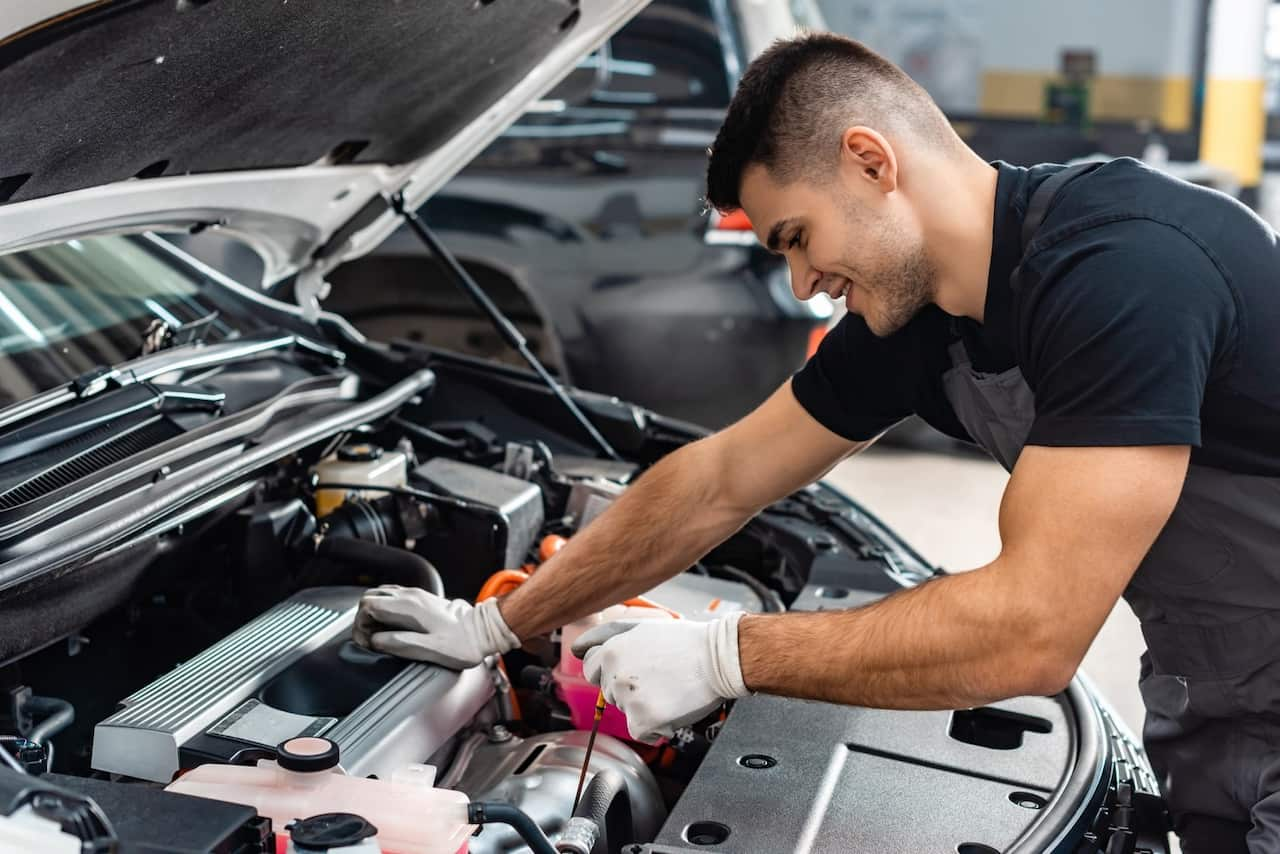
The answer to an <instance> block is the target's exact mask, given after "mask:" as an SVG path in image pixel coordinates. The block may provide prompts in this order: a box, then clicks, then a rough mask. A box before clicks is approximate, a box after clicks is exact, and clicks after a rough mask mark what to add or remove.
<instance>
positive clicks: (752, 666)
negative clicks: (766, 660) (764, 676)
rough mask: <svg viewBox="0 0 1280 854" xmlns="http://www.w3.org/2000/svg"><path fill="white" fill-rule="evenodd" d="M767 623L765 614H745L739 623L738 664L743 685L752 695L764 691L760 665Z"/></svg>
mask: <svg viewBox="0 0 1280 854" xmlns="http://www.w3.org/2000/svg"><path fill="white" fill-rule="evenodd" d="M767 623H768V618H767V617H765V616H764V615H763V614H744V615H743V617H742V619H741V620H739V621H738V662H739V665H740V667H741V669H742V684H743V685H744V686H746V689H747V690H748V691H749V692H751V693H755V692H757V691H760V690H762V689H761V687H760V684H759V678H760V669H759V667H758V663H759V650H761V649H763V648H764V646H762V643H763V639H762V635H763V631H764V630H766V629H767Z"/></svg>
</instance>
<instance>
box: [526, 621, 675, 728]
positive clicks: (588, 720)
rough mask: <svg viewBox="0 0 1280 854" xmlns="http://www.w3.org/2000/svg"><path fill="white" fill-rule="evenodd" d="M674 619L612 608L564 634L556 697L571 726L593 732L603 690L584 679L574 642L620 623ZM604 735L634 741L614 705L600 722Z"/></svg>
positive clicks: (554, 676)
mask: <svg viewBox="0 0 1280 854" xmlns="http://www.w3.org/2000/svg"><path fill="white" fill-rule="evenodd" d="M670 619H672V618H671V615H670V614H668V613H666V612H665V611H661V610H658V609H657V608H637V607H634V606H631V605H611V606H609V607H608V608H605V609H604V610H603V611H599V612H597V613H595V614H592V615H591V616H589V617H585V618H583V619H581V620H578V621H576V622H573V623H569V624H568V625H567V626H565V627H564V628H563V629H561V630H560V661H559V662H558V663H557V664H556V666H555V668H554V669H553V670H552V671H551V678H552V680H554V682H555V683H556V693H558V694H559V695H560V699H561V700H563V701H564V703H565V704H566V705H567V706H568V707H569V722H570V723H571V724H572V725H573V728H574V729H584V730H589V729H591V725H592V723H593V722H594V719H595V710H596V697H597V696H598V695H599V693H600V689H599V688H597V687H596V686H595V685H592V684H591V683H590V682H588V681H587V678H586V677H585V676H583V675H582V659H581V658H578V657H577V656H576V655H574V654H573V652H572V647H573V642H574V641H576V640H577V639H578V636H579V635H581V634H582V633H583V632H585V631H587V630H588V629H590V628H592V627H594V626H598V625H600V624H602V623H612V622H614V621H616V620H670ZM600 732H603V733H606V734H608V735H612V736H615V737H617V738H621V739H624V740H626V741H632V740H633V739H632V738H631V733H630V732H628V731H627V716H626V715H624V714H623V713H622V711H621V710H620V709H619V708H618V707H617V706H614V705H612V704H611V705H608V706H605V709H604V715H603V716H602V717H601V718H600Z"/></svg>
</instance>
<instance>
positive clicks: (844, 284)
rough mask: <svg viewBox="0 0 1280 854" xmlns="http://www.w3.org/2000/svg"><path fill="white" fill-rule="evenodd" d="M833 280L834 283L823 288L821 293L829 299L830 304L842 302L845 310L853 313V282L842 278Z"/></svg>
mask: <svg viewBox="0 0 1280 854" xmlns="http://www.w3.org/2000/svg"><path fill="white" fill-rule="evenodd" d="M833 278H834V281H833V282H832V283H831V285H830V286H829V287H827V288H824V289H823V292H824V293H825V294H826V295H827V296H828V297H830V298H831V301H832V302H840V301H841V300H844V306H845V308H847V309H848V310H849V311H853V304H852V300H853V282H851V281H849V280H848V279H846V278H844V277H843V276H840V277H833Z"/></svg>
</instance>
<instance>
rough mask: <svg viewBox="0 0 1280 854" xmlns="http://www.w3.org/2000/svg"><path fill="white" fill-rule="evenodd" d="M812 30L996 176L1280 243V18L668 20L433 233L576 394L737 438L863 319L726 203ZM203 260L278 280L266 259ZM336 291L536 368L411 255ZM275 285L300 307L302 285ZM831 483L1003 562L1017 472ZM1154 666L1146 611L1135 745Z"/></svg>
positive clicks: (953, 7)
mask: <svg viewBox="0 0 1280 854" xmlns="http://www.w3.org/2000/svg"><path fill="white" fill-rule="evenodd" d="M800 28H806V29H814V30H821V29H830V30H834V31H836V32H840V33H843V34H846V35H849V36H851V37H853V38H856V39H859V40H861V41H863V42H864V43H866V44H867V45H869V46H870V47H872V48H874V49H875V50H877V51H879V52H881V53H882V54H884V55H885V56H886V57H888V58H889V59H891V60H893V61H894V62H896V63H897V64H898V65H900V66H901V67H902V68H903V69H904V70H906V71H907V72H908V73H909V74H910V75H911V76H912V77H913V78H915V79H916V80H917V81H918V82H919V83H920V84H922V85H923V86H924V87H925V88H926V89H927V90H928V91H929V92H930V93H931V94H932V96H933V97H934V98H935V100H936V101H937V102H938V104H939V105H940V106H941V107H942V108H943V110H944V111H945V112H946V113H947V115H948V116H949V117H950V118H951V119H952V122H953V124H954V126H955V128H956V130H957V131H958V132H959V133H960V135H961V136H962V137H963V138H964V139H965V140H966V141H968V143H969V144H970V145H971V146H972V147H973V148H974V149H975V150H976V151H977V152H978V153H979V154H980V155H982V156H983V157H985V158H987V159H989V160H995V159H1001V160H1006V161H1009V162H1012V163H1016V164H1034V163H1040V162H1059V163H1066V162H1071V161H1075V160H1081V159H1105V158H1111V157H1119V156H1132V157H1139V158H1142V159H1143V160H1145V161H1146V162H1148V163H1149V164H1151V165H1152V166H1155V167H1157V168H1160V169H1164V170H1167V171H1169V172H1170V173H1172V174H1175V175H1178V176H1180V177H1182V178H1184V179H1186V180H1189V181H1193V182H1195V183H1199V184H1203V185H1207V186H1211V187H1214V188H1216V189H1219V190H1221V191H1222V192H1225V193H1229V194H1231V195H1233V196H1235V197H1236V198H1238V199H1239V200H1240V201H1242V202H1243V203H1244V204H1247V205H1249V206H1251V207H1253V208H1255V209H1256V210H1257V211H1258V212H1259V213H1260V214H1261V215H1262V216H1263V217H1264V218H1266V219H1268V220H1269V221H1270V222H1272V224H1273V225H1274V224H1275V223H1276V222H1277V221H1280V193H1278V192H1277V188H1278V187H1280V181H1277V179H1276V175H1277V174H1280V173H1276V172H1272V171H1271V170H1272V169H1273V168H1275V169H1280V3H1273V2H1270V0H1120V2H1117V0H1077V2H1074V3H1071V4H1062V3H1059V2H1051V0H1022V2H1018V3H1009V2H996V0H654V2H652V3H651V5H650V6H648V7H647V9H646V10H645V11H643V12H641V13H640V14H639V16H638V17H636V18H635V19H634V20H633V21H631V22H630V23H629V24H627V25H626V26H625V27H624V28H623V29H622V30H620V31H619V32H618V33H617V34H616V35H615V36H614V37H613V38H612V39H611V40H610V41H609V42H608V43H607V44H605V45H604V46H602V47H601V48H600V49H599V50H598V51H596V52H595V53H594V54H592V55H591V56H590V57H588V58H587V59H586V60H584V61H583V62H582V63H581V64H580V65H579V67H578V68H577V69H576V70H575V71H574V72H573V73H572V74H571V75H570V76H569V77H568V78H566V79H565V80H564V81H563V82H562V83H561V84H560V85H559V86H557V87H556V88H555V89H554V90H552V91H551V92H549V93H548V94H547V95H546V96H545V97H544V98H543V99H542V100H541V101H539V102H538V103H537V104H536V105H535V106H534V107H533V109H531V110H530V111H529V112H528V113H527V114H526V115H525V116H524V117H523V118H521V119H520V120H519V121H518V122H517V123H516V124H515V125H514V126H513V127H512V128H511V129H510V130H509V131H508V132H507V133H506V134H504V135H503V136H502V137H501V138H499V139H498V140H497V141H495V142H494V143H493V144H492V145H491V146H490V147H489V148H488V149H487V150H485V151H484V152H483V153H481V154H480V155H479V156H478V157H477V158H476V159H475V160H474V161H473V162H472V164H471V165H470V166H469V167H468V168H467V169H466V170H465V171H464V172H463V173H461V174H460V175H459V176H458V177H457V178H455V179H454V181H452V182H451V183H450V184H449V185H448V187H446V188H445V189H444V190H443V191H441V192H440V193H439V194H437V195H436V196H435V197H433V198H432V199H431V201H430V202H428V203H427V205H426V206H425V207H424V209H423V211H422V212H421V213H422V214H423V215H424V216H425V217H426V218H427V219H428V221H430V222H431V224H432V225H433V226H434V227H435V229H436V230H437V231H438V232H439V233H440V234H441V235H442V236H444V238H445V242H446V244H447V245H449V246H450V247H451V249H452V250H453V251H454V252H455V253H456V254H457V255H458V256H459V257H460V259H461V260H462V262H463V263H464V265H465V266H466V267H467V268H468V269H469V270H470V271H471V273H472V274H473V275H474V276H475V277H476V279H477V280H478V281H479V282H480V284H481V285H482V286H483V287H484V288H485V289H486V291H487V292H488V293H489V294H490V296H491V297H493V298H494V299H495V301H496V302H498V304H499V305H500V306H501V307H502V308H503V309H504V310H505V311H506V312H507V313H508V314H509V315H510V316H511V317H512V318H513V319H514V320H515V321H516V323H517V325H518V326H520V327H521V329H522V331H523V332H524V333H525V335H526V336H527V337H529V338H530V340H531V341H532V343H533V346H534V349H535V351H536V352H537V353H538V354H539V355H540V356H541V357H542V358H543V359H544V361H546V362H547V363H548V364H549V366H550V367H552V369H553V370H554V371H555V372H557V373H558V374H559V375H560V376H561V377H562V378H564V379H566V380H568V381H570V382H572V383H574V384H576V385H578V386H580V387H584V388H588V389H593V390H597V391H600V392H604V393H608V394H615V395H618V396H619V397H623V398H627V399H630V400H633V401H635V402H637V403H640V404H643V405H645V406H648V407H650V408H652V409H654V410H657V411H660V412H663V413H665V414H669V415H673V416H676V417H679V418H683V419H686V420H689V421H692V422H695V423H699V424H702V425H705V426H707V427H711V428H716V427H720V426H723V425H724V424H727V423H729V422H731V421H732V420H734V419H736V418H737V417H739V416H740V415H742V414H744V413H745V412H747V411H748V410H749V409H750V408H751V407H753V406H754V405H755V404H756V403H758V402H759V401H761V400H762V399H763V398H764V397H765V396H766V395H767V394H769V393H770V392H771V391H772V390H773V389H775V388H777V387H778V385H779V384H781V383H782V382H784V381H785V380H786V378H787V377H788V376H789V375H790V374H791V373H792V372H794V371H795V370H796V369H797V368H798V367H799V366H800V365H801V364H802V363H803V361H804V360H805V358H806V357H807V356H808V354H810V353H812V351H813V349H814V348H815V347H816V346H817V345H818V343H819V342H820V341H821V338H822V336H823V334H824V333H825V331H826V330H827V328H828V327H829V326H830V325H831V324H832V323H834V322H835V321H836V320H837V319H838V317H837V313H838V312H837V310H836V309H835V308H834V307H833V306H832V305H831V304H830V303H829V302H827V301H826V299H825V297H819V298H816V299H815V300H813V301H810V302H809V303H799V302H797V301H796V300H795V299H794V298H793V297H792V295H791V290H790V284H789V281H788V276H787V271H786V268H785V266H784V265H783V264H782V263H781V261H780V259H777V258H774V257H772V256H770V255H768V253H765V252H764V251H763V250H762V249H761V247H760V246H759V245H758V244H757V242H756V239H755V236H754V234H753V233H752V232H751V231H750V223H749V222H747V220H746V219H745V217H743V216H741V215H734V216H727V217H720V216H718V215H716V214H714V213H710V214H709V213H708V212H706V211H705V210H704V207H703V204H702V191H703V171H704V169H705V151H706V148H707V146H708V145H709V144H710V143H711V141H712V139H713V138H714V135H715V132H716V129H717V128H718V126H719V122H720V119H721V117H722V115H723V111H724V109H725V107H726V106H727V104H728V101H729V98H730V96H731V94H732V92H733V90H734V87H735V85H736V83H737V80H738V77H739V75H740V74H741V72H742V70H743V68H744V67H745V66H746V64H747V63H748V62H750V60H751V58H752V57H754V56H755V55H756V54H757V53H759V52H760V51H761V50H763V49H764V48H765V47H766V46H767V45H768V44H769V43H770V42H772V41H773V40H774V39H776V38H779V37H784V36H787V35H790V34H792V33H794V32H796V31H797V30H798V29H800ZM187 242H188V248H189V249H191V251H193V252H195V253H196V254H198V255H200V256H202V257H203V258H204V259H205V260H206V261H209V262H211V263H213V264H215V265H217V266H220V267H222V268H223V269H224V270H226V271H227V272H230V273H231V274H233V275H234V276H236V277H237V278H239V279H241V280H242V281H255V280H260V279H261V273H262V267H261V264H260V262H258V260H257V258H256V257H255V256H254V255H253V253H252V252H249V251H247V250H245V249H244V248H243V247H240V246H238V245H236V244H233V243H227V242H225V240H224V239H222V238H218V237H216V236H214V235H199V236H194V237H191V238H188V241H187ZM551 250H554V251H551ZM330 284H331V293H330V294H329V296H328V298H327V300H326V302H325V306H326V307H327V308H332V309H334V310H336V311H339V312H342V313H344V314H346V315H347V316H348V317H349V318H351V319H352V320H353V322H355V323H356V325H357V326H359V327H361V328H362V329H363V330H364V331H365V332H366V333H368V334H370V335H371V336H374V337H378V338H382V339H390V338H397V337H399V338H408V339H412V340H417V341H426V342H430V343H431V344H433V345H435V346H440V347H445V348H448V349H454V350H460V351H463V352H467V353H470V354H473V355H476V356H480V357H484V358H493V359H501V360H507V361H511V362H513V363H516V364H518V363H519V360H518V358H516V357H515V356H514V354H513V353H511V352H509V351H508V350H507V349H506V347H505V345H504V344H503V342H502V341H501V339H499V338H498V336H497V335H495V334H494V332H493V331H492V329H491V327H490V326H489V324H488V322H487V321H485V320H484V319H483V318H482V317H480V316H479V315H478V314H476V313H475V312H474V310H473V309H472V308H471V306H470V303H469V302H468V301H467V300H466V299H465V298H464V297H462V296H461V295H460V294H459V293H458V292H457V291H456V290H455V289H454V288H453V286H452V285H451V284H450V283H449V282H448V281H447V280H445V279H444V277H442V276H440V275H439V274H438V268H437V267H436V266H435V262H434V261H433V260H432V259H431V258H430V257H428V256H426V255H425V254H424V253H423V252H422V251H421V249H420V245H419V244H418V243H417V241H415V240H413V239H412V238H411V237H410V236H408V235H396V236H394V237H393V238H392V239H390V240H388V241H387V242H386V243H384V244H383V245H382V246H381V247H379V248H378V250H377V251H376V252H375V253H374V254H372V255H370V256H367V257H365V258H362V259H358V260H356V261H354V262H351V263H349V264H346V265H344V266H342V267H341V268H339V269H338V270H336V271H334V273H333V275H332V278H331V282H330ZM273 287H274V288H275V289H277V290H278V292H280V293H281V295H282V296H288V290H289V289H290V287H291V283H290V282H288V281H286V282H282V283H276V284H274V285H273ZM832 479H833V480H834V481H835V482H836V483H838V484H839V485H840V486H842V487H843V488H845V489H846V490H847V491H848V492H849V493H850V494H851V495H853V496H854V497H856V498H857V499H858V500H860V501H862V502H863V503H865V504H866V505H867V506H868V507H869V508H870V509H871V510H872V511H873V512H875V513H876V514H878V515H880V516H882V517H883V518H884V519H885V521H886V522H888V523H890V524H891V525H892V526H894V527H896V528H898V530H899V531H900V532H901V533H902V534H903V535H905V537H906V538H907V539H908V540H909V541H910V542H912V543H913V544H914V545H915V546H916V547H917V548H918V549H919V550H920V551H921V552H922V553H923V554H924V555H925V557H927V558H930V559H931V560H933V561H935V562H937V563H939V564H941V565H943V566H945V567H946V568H948V569H951V570H964V569H969V568H973V567H976V566H979V565H981V564H983V563H984V562H986V561H988V560H990V559H991V558H992V557H994V556H995V555H996V554H997V552H998V551H999V547H1000V544H999V538H998V535H997V532H996V524H995V519H996V511H997V509H998V505H999V500H1000V495H1001V492H1002V490H1003V487H1004V483H1005V481H1006V479H1007V478H1006V475H1005V473H1004V472H1003V471H1002V470H1001V469H1000V468H999V467H998V466H996V465H995V464H994V463H992V462H990V461H989V460H987V459H986V458H985V457H983V456H980V455H979V454H978V453H975V452H974V451H973V450H972V449H970V448H967V447H965V446H961V445H959V444H957V443H955V442H952V441H950V440H945V439H944V438H942V437H940V436H937V435H935V434H933V433H932V432H931V431H930V430H929V428H927V427H925V426H924V425H922V424H920V423H914V422H906V423H904V424H902V425H900V426H899V427H898V428H896V429H895V430H894V431H892V432H891V433H890V434H889V435H888V436H886V437H885V439H883V440H882V441H881V443H880V444H879V445H877V447H876V448H874V449H872V450H871V451H870V452H868V453H866V454H864V455H863V456H861V457H860V458H858V459H857V460H853V461H850V462H848V463H846V464H844V465H842V466H841V467H840V468H838V469H837V470H836V471H835V472H834V473H833V474H832ZM1141 651H1142V639H1141V635H1140V634H1139V632H1138V630H1137V627H1136V622H1135V621H1134V620H1133V618H1132V615H1131V614H1130V613H1129V611H1128V608H1127V606H1125V605H1124V604H1123V603H1121V605H1120V606H1119V607H1118V608H1117V609H1116V612H1115V613H1114V614H1113V616H1112V619H1111V620H1110V621H1109V622H1108V624H1107V626H1106V627H1105V628H1104V630H1103V632H1102V634H1101V636H1100V637H1099V639H1098V641H1097V643H1095V646H1094V649H1093V650H1092V652H1091V653H1090V655H1089V657H1088V659H1087V660H1086V664H1085V670H1086V672H1087V673H1088V674H1089V675H1091V676H1092V677H1093V678H1094V680H1095V681H1096V682H1097V683H1098V686H1099V687H1100V688H1101V690H1102V692H1103V694H1104V695H1105V696H1107V697H1108V698H1110V700H1111V701H1112V703H1113V704H1114V705H1115V706H1116V709H1117V711H1118V712H1119V713H1120V715H1121V716H1122V717H1123V718H1125V719H1126V720H1127V721H1128V722H1129V723H1130V725H1132V726H1133V727H1134V728H1135V729H1136V730H1140V728H1141V704H1140V701H1139V700H1138V695H1137V690H1136V685H1135V682H1136V678H1137V659H1138V655H1139V653H1140V652H1141Z"/></svg>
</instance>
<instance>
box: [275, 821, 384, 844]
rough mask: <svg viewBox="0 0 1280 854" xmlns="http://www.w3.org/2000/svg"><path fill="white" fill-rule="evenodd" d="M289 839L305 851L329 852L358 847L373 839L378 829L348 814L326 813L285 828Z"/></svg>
mask: <svg viewBox="0 0 1280 854" xmlns="http://www.w3.org/2000/svg"><path fill="white" fill-rule="evenodd" d="M287 830H288V831H289V838H290V839H291V840H292V841H293V844H294V845H295V846H297V847H302V848H306V849H307V851H329V850H331V849H334V848H346V847H348V846H351V845H359V844H360V842H361V841H362V840H365V839H368V838H369V837H371V836H374V835H375V834H376V833H377V832H378V828H376V827H374V826H373V825H372V824H370V823H369V822H368V821H367V820H366V819H365V818H363V817H361V816H358V815H355V814H354V813H349V812H330V813H325V814H324V815H313V816H311V818H300V819H298V820H297V821H295V822H294V823H293V824H291V825H289V827H288V828H287Z"/></svg>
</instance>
